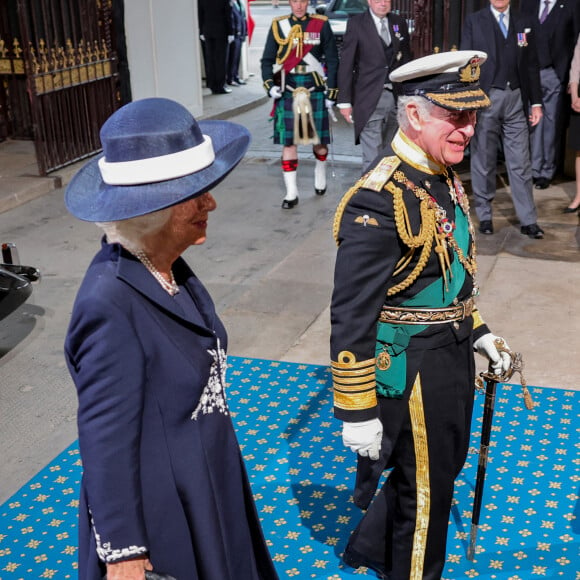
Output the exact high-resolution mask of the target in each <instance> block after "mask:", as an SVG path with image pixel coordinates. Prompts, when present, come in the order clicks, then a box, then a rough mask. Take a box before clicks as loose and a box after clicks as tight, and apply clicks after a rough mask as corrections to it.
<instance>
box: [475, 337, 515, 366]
mask: <svg viewBox="0 0 580 580" xmlns="http://www.w3.org/2000/svg"><path fill="white" fill-rule="evenodd" d="M498 339H499V340H503V342H504V344H505V347H506V348H509V347H508V345H507V342H506V341H505V340H504V339H503V338H500V337H499V336H495V334H492V333H491V332H488V333H487V334H484V335H483V336H480V337H479V338H478V339H477V340H476V341H475V342H474V343H473V348H474V349H475V350H476V351H477V352H478V353H479V354H481V355H483V356H485V357H487V358H488V359H489V361H490V363H491V368H492V370H493V372H494V373H495V374H496V375H503V374H504V373H507V372H508V370H509V368H510V365H511V362H512V359H511V357H510V355H509V354H508V353H507V352H500V351H498V350H497V347H496V346H495V344H494V341H495V340H498Z"/></svg>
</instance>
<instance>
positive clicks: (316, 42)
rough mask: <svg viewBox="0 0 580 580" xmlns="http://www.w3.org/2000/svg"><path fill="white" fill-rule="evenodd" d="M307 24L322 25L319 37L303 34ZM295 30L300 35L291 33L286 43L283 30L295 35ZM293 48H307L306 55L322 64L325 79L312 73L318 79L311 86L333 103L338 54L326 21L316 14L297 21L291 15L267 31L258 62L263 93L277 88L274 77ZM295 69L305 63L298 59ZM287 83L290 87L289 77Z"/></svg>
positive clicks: (276, 22)
mask: <svg viewBox="0 0 580 580" xmlns="http://www.w3.org/2000/svg"><path fill="white" fill-rule="evenodd" d="M311 20H318V21H322V27H321V30H320V33H318V34H312V35H309V33H308V32H306V29H307V27H308V26H309V23H310V21H311ZM295 27H299V28H300V29H301V31H302V32H301V33H300V34H296V32H294V33H293V34H292V35H291V38H290V39H288V38H287V36H288V35H287V34H286V33H285V29H286V30H292V29H294V30H295V31H296V30H297V29H296V28H295ZM289 40H290V42H289ZM296 44H301V45H302V46H308V47H309V48H310V51H309V54H311V55H312V57H314V58H315V59H316V60H317V61H318V62H320V63H324V65H323V67H324V74H325V76H326V79H324V78H323V77H322V76H320V75H318V74H317V73H313V74H316V75H317V76H320V78H319V79H316V82H315V84H316V85H317V87H320V90H324V89H326V90H327V96H328V98H329V99H332V100H335V99H336V94H337V89H336V75H337V71H338V51H337V48H336V41H335V39H334V34H333V32H332V30H331V28H330V24H329V23H328V18H327V17H326V16H322V15H320V14H306V15H305V16H304V17H303V18H301V19H298V18H296V16H294V15H293V14H290V15H287V16H281V17H278V18H274V20H273V21H272V26H271V27H270V31H269V32H268V37H267V39H266V45H265V46H264V52H263V55H262V60H261V66H262V81H263V82H264V88H265V89H266V92H268V91H269V90H270V89H271V88H272V87H273V86H274V85H278V86H280V81H279V80H278V78H277V73H278V71H279V70H280V68H281V66H282V64H283V62H284V61H285V60H286V58H287V56H288V54H289V51H291V50H292V48H293V46H296ZM298 65H299V66H303V67H305V66H309V65H308V60H305V59H302V60H300V61H299V62H298ZM275 77H276V78H275ZM287 81H288V82H289V84H292V81H291V80H290V78H289V77H287Z"/></svg>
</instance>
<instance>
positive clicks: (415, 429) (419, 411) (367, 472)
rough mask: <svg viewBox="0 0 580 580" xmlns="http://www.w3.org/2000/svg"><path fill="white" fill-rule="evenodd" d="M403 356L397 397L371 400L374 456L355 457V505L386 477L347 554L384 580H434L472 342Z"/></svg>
mask: <svg viewBox="0 0 580 580" xmlns="http://www.w3.org/2000/svg"><path fill="white" fill-rule="evenodd" d="M407 356H408V361H409V368H411V369H412V370H411V372H412V376H409V374H408V376H407V389H406V393H405V398H404V399H402V400H395V399H386V398H383V397H380V398H379V405H380V418H381V421H382V422H383V426H384V434H383V442H382V449H381V458H380V459H379V460H378V461H376V462H373V461H370V460H369V459H368V458H361V457H359V465H358V470H357V489H356V491H355V501H357V502H358V504H359V505H360V504H361V503H362V504H363V507H365V506H364V504H365V503H366V501H368V500H370V498H371V497H372V492H373V485H374V486H375V487H376V483H377V482H378V479H379V477H380V475H381V474H382V472H383V470H384V469H391V472H390V474H389V475H388V478H387V480H386V481H385V483H384V485H383V487H382V488H381V490H380V491H379V493H378V494H377V495H376V497H375V498H374V499H373V501H372V503H371V504H370V506H369V507H368V509H367V511H366V513H365V515H364V516H363V518H362V520H361V521H360V523H359V525H358V527H357V528H356V530H355V531H354V532H353V534H352V536H351V538H350V540H349V544H348V546H347V550H349V549H350V550H355V551H356V552H358V553H359V554H362V555H363V556H365V557H366V558H367V559H368V560H370V561H372V562H375V563H377V564H378V565H379V566H380V567H381V568H382V569H384V570H385V572H386V573H387V574H390V579H391V580H438V579H439V578H440V577H441V574H442V572H443V567H444V564H445V555H446V542H447V528H448V522H449V515H450V511H451V504H452V499H453V488H454V481H455V478H456V477H457V475H458V474H459V472H460V471H461V469H462V467H463V464H464V463H465V459H466V456H467V451H468V447H469V439H470V427H471V416H472V411H473V396H474V380H475V363H474V359H473V348H472V340H471V337H469V338H468V339H465V340H463V341H462V342H459V343H453V344H447V345H444V346H441V347H438V348H434V349H431V350H426V351H423V352H419V351H416V350H415V351H414V350H413V348H410V350H409V351H408V353H407ZM417 357H419V359H420V364H419V367H418V371H417V370H416V369H417V367H416V366H415V365H414V360H416V359H417ZM361 498H362V499H361ZM365 498H366V499H365Z"/></svg>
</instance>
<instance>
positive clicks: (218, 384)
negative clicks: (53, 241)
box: [65, 243, 277, 580]
mask: <svg viewBox="0 0 580 580" xmlns="http://www.w3.org/2000/svg"><path fill="white" fill-rule="evenodd" d="M174 273H175V277H176V280H177V282H178V283H179V284H181V285H183V288H184V289H183V290H182V292H183V294H185V293H186V292H187V293H188V294H191V295H192V297H193V298H191V299H188V300H186V301H185V302H182V303H181V306H180V303H179V302H178V300H176V299H175V298H173V297H171V296H169V294H167V292H165V291H164V290H163V289H162V288H161V285H160V284H159V283H158V282H157V281H156V280H155V279H154V278H153V276H152V275H151V274H150V273H149V272H148V271H147V270H146V269H145V267H144V266H143V265H142V264H141V263H140V262H139V261H138V260H137V259H136V258H134V257H133V256H132V255H131V254H129V253H128V252H126V251H125V250H123V249H122V248H121V247H120V246H119V245H117V244H106V243H103V247H102V249H101V251H100V252H99V253H98V254H97V255H96V256H95V258H94V259H93V261H92V263H91V265H90V266H89V268H88V270H87V273H86V275H85V278H84V280H83V283H82V285H81V287H80V289H79V292H78V294H77V298H76V301H75V304H74V308H73V313H72V317H71V322H70V325H69V330H68V333H67V338H66V343H65V353H66V359H67V364H68V367H69V371H70V373H71V376H72V378H73V381H74V383H75V386H76V388H77V392H78V399H79V407H78V429H79V445H80V450H81V458H82V461H83V468H84V474H83V481H82V485H81V501H80V506H79V579H80V580H101V578H102V577H103V575H104V562H116V561H121V560H126V559H128V558H131V557H135V556H138V555H142V554H144V553H145V552H147V553H149V556H150V558H151V561H152V562H153V564H154V566H155V567H156V568H157V569H158V570H160V571H163V572H166V573H168V574H171V575H172V576H175V577H176V578H191V579H192V580H193V579H197V578H220V579H222V578H223V579H224V580H225V579H228V580H234V578H249V579H252V580H258V579H259V580H263V579H264V578H272V579H273V578H276V577H277V576H276V574H275V572H274V569H273V566H272V564H271V561H270V559H269V556H268V554H267V549H266V548H265V544H263V542H262V544H263V545H262V547H259V546H260V545H261V542H260V541H258V542H255V541H254V540H253V536H254V535H255V534H258V536H257V537H258V538H260V534H261V531H260V527H259V523H258V522H259V520H258V518H257V515H256V514H255V513H254V511H255V510H254V508H253V507H252V504H253V502H252V494H251V490H250V487H249V483H248V481H247V478H246V475H245V471H244V467H243V462H242V458H241V455H240V451H239V447H238V444H237V439H236V435H235V432H234V429H233V426H232V423H231V418H230V416H229V413H228V412H227V404H226V403H225V398H224V393H223V385H224V384H225V375H223V373H224V372H225V365H226V360H225V349H226V347H227V337H226V333H225V329H224V327H223V325H222V323H221V322H220V320H219V318H218V317H217V315H216V312H215V309H214V305H213V302H212V300H211V298H210V296H209V294H208V293H207V291H206V290H205V288H204V287H203V286H202V284H201V283H200V281H199V280H198V279H197V278H196V277H195V275H194V274H193V272H192V271H191V270H190V269H189V267H188V266H187V264H186V263H185V262H184V261H183V260H181V259H179V260H178V261H177V262H176V263H175V265H174ZM182 298H186V297H185V296H183V295H182ZM200 404H201V408H200ZM196 410H198V411H199V414H198V415H197V418H194V417H193V415H194V414H195V411H196ZM256 569H258V570H259V573H258V572H255V570H256ZM238 574H239V575H238Z"/></svg>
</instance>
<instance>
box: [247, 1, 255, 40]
mask: <svg viewBox="0 0 580 580" xmlns="http://www.w3.org/2000/svg"><path fill="white" fill-rule="evenodd" d="M253 1H254V0H248V44H252V34H254V28H256V23H255V22H254V19H253V18H252V12H251V10H250V4H251V3H252V2H253Z"/></svg>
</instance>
